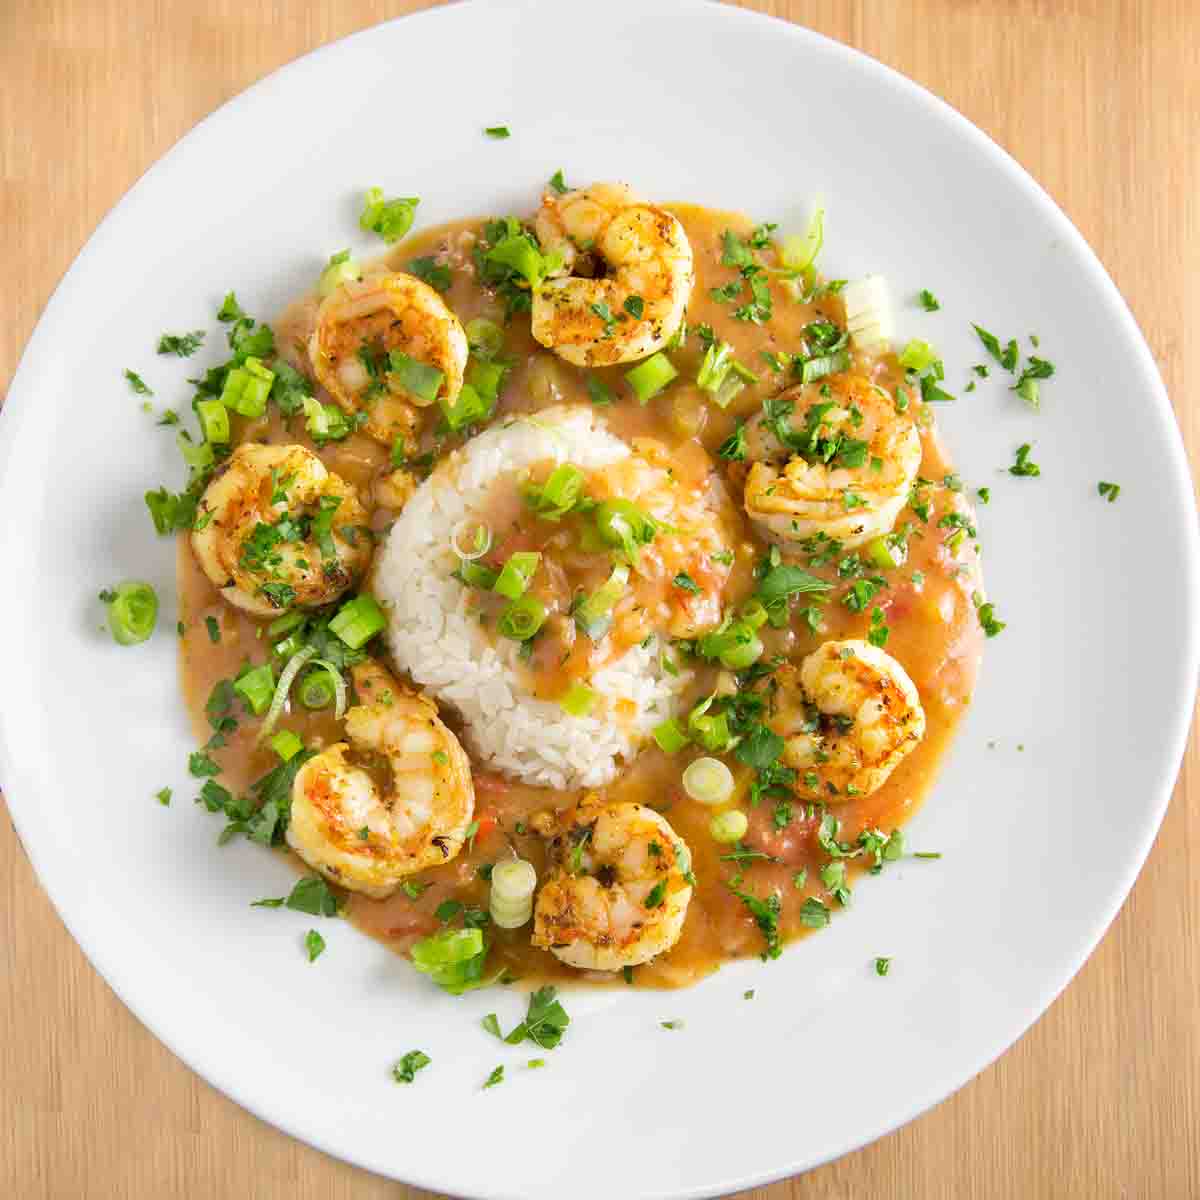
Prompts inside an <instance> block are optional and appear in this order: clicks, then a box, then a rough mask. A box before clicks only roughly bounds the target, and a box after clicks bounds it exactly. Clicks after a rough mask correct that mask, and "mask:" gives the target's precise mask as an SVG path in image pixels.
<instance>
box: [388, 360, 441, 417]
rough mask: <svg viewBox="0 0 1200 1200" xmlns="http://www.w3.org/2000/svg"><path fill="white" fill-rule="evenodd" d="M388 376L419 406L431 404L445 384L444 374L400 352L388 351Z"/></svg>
mask: <svg viewBox="0 0 1200 1200" xmlns="http://www.w3.org/2000/svg"><path fill="white" fill-rule="evenodd" d="M388 374H389V375H391V376H392V377H393V378H394V379H395V381H396V382H397V383H398V384H399V385H400V386H401V387H402V388H403V389H404V390H405V391H406V392H407V393H408V394H409V395H410V396H411V397H412V398H413V400H414V401H416V402H417V403H419V404H420V405H421V406H423V407H424V406H426V405H429V404H432V403H433V402H434V401H435V400H436V399H437V398H438V392H440V391H441V390H442V384H443V383H445V382H446V373H445V372H444V371H439V370H438V369H437V367H431V366H430V365H429V364H428V363H423V362H419V361H418V360H417V359H415V358H410V357H409V356H408V355H407V354H404V353H403V352H402V351H400V350H390V351H388Z"/></svg>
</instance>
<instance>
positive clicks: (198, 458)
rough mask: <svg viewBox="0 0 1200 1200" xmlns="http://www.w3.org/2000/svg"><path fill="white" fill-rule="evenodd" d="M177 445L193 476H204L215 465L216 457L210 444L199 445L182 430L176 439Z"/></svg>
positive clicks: (202, 443) (201, 443)
mask: <svg viewBox="0 0 1200 1200" xmlns="http://www.w3.org/2000/svg"><path fill="white" fill-rule="evenodd" d="M175 444H176V445H177V446H178V447H179V453H180V454H182V455H183V461H184V462H185V463H187V465H188V470H190V471H191V472H192V475H193V476H196V475H202V474H203V473H204V472H205V471H207V470H208V468H209V467H211V466H212V465H213V462H214V455H213V448H212V444H211V443H210V442H200V443H199V444H197V443H196V442H193V441H192V439H191V438H190V437H188V435H187V434H186V433H185V432H184V431H183V430H180V431H179V433H178V434H177V435H176V437H175Z"/></svg>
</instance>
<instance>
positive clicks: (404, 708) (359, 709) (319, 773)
mask: <svg viewBox="0 0 1200 1200" xmlns="http://www.w3.org/2000/svg"><path fill="white" fill-rule="evenodd" d="M354 686H355V690H356V691H357V693H358V697H359V700H360V703H359V704H358V705H356V706H355V707H354V708H352V709H351V710H350V711H349V712H348V713H347V714H346V737H347V739H348V741H346V742H338V743H337V744H336V745H334V746H330V747H329V749H328V750H324V751H322V752H321V753H320V754H318V755H316V756H315V757H313V758H310V759H309V760H308V761H307V762H306V763H305V764H304V765H303V766H302V767H301V768H300V770H299V771H298V772H297V773H296V779H295V783H294V784H293V788H292V815H291V820H290V822H289V824H288V829H287V840H288V844H289V845H290V846H291V847H292V849H293V850H295V851H296V853H297V854H298V855H299V856H300V857H301V858H302V859H304V861H305V862H306V863H308V864H309V866H311V867H313V868H315V869H316V870H318V871H320V872H321V874H322V875H325V876H326V877H327V878H329V879H331V880H333V881H334V882H335V883H339V884H341V885H342V886H343V887H346V888H349V889H350V890H351V891H355V892H363V893H364V894H365V895H368V896H374V897H376V898H381V897H384V896H388V895H390V894H391V893H392V892H394V891H395V890H396V888H397V887H398V886H399V884H400V882H401V880H403V879H404V878H405V876H407V875H411V874H413V873H414V872H416V871H423V870H425V869H426V868H427V867H436V866H438V865H440V864H441V863H444V862H449V861H450V859H452V858H454V857H455V856H456V855H457V854H458V852H459V851H460V850H461V849H462V846H463V843H464V841H465V840H466V837H467V829H468V827H469V825H470V823H471V817H472V815H473V814H474V811H475V789H474V787H473V785H472V783H471V764H470V762H469V761H468V759H467V756H466V754H465V753H464V751H463V748H462V746H460V745H459V742H458V738H456V737H455V736H454V734H453V733H451V732H450V730H449V729H447V728H446V726H445V725H443V724H442V722H441V720H440V719H439V717H438V713H437V707H436V706H435V705H434V704H433V703H432V702H431V701H429V700H427V699H425V697H424V696H419V695H416V694H415V693H413V692H410V691H407V690H405V689H404V688H402V687H401V686H400V685H399V684H398V683H397V682H396V681H395V680H394V679H393V678H392V676H391V675H390V674H388V672H387V671H385V670H384V669H383V668H382V667H381V666H379V665H378V664H377V663H374V662H367V663H363V664H361V665H359V666H357V667H355V668H354Z"/></svg>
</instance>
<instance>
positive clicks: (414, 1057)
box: [392, 1050, 433, 1083]
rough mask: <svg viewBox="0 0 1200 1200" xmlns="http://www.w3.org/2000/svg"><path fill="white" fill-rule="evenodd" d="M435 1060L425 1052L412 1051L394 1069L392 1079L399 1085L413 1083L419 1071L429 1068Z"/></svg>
mask: <svg viewBox="0 0 1200 1200" xmlns="http://www.w3.org/2000/svg"><path fill="white" fill-rule="evenodd" d="M431 1062H433V1059H432V1058H430V1057H429V1055H428V1054H426V1053H425V1051H424V1050H410V1051H409V1052H408V1053H407V1054H406V1055H405V1056H404V1057H403V1058H402V1059H401V1060H400V1061H399V1062H398V1063H397V1064H396V1065H395V1066H394V1067H393V1068H392V1078H393V1079H394V1080H395V1081H396V1082H397V1083H412V1081H413V1080H414V1079H415V1078H416V1074H417V1072H418V1071H420V1070H422V1069H423V1068H425V1067H427V1066H429V1064H430V1063H431Z"/></svg>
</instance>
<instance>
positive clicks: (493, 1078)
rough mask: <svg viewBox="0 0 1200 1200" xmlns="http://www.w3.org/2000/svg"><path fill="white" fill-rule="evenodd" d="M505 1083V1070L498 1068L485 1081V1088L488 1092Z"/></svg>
mask: <svg viewBox="0 0 1200 1200" xmlns="http://www.w3.org/2000/svg"><path fill="white" fill-rule="evenodd" d="M503 1082H504V1068H503V1067H497V1068H496V1069H495V1070H494V1071H493V1072H492V1073H491V1074H490V1075H489V1076H488V1077H487V1079H486V1080H485V1081H484V1084H483V1087H484V1090H485V1091H486V1090H487V1089H488V1088H490V1087H495V1086H496V1084H498V1083H503Z"/></svg>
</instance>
